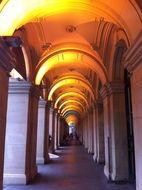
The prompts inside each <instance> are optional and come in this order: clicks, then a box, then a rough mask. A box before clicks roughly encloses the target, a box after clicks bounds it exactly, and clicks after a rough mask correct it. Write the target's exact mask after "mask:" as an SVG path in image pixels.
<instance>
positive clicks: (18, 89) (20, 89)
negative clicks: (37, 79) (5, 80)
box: [8, 80, 40, 98]
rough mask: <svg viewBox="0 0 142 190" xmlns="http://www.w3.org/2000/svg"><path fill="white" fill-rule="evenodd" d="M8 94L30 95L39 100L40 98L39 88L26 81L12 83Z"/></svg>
mask: <svg viewBox="0 0 142 190" xmlns="http://www.w3.org/2000/svg"><path fill="white" fill-rule="evenodd" d="M8 92H9V94H30V95H33V96H36V97H37V98H39V96H40V90H39V88H38V87H36V86H34V85H33V84H32V83H29V82H27V81H24V80H20V81H18V80H17V81H16V80H15V81H10V82H9V91H8Z"/></svg>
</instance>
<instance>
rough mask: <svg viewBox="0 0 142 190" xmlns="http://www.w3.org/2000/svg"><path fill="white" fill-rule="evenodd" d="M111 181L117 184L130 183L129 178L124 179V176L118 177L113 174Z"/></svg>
mask: <svg viewBox="0 0 142 190" xmlns="http://www.w3.org/2000/svg"><path fill="white" fill-rule="evenodd" d="M111 180H112V181H113V182H115V183H126V182H128V178H126V177H123V176H122V175H119V176H118V175H116V174H115V173H111Z"/></svg>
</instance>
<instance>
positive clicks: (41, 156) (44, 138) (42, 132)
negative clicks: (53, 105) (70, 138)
mask: <svg viewBox="0 0 142 190" xmlns="http://www.w3.org/2000/svg"><path fill="white" fill-rule="evenodd" d="M46 104H47V101H45V100H43V99H40V100H39V106H38V132H37V158H36V161H37V164H45V163H47V162H48V161H49V156H48V148H49V147H48V141H49V126H48V122H47V117H49V115H48V114H49V112H47V109H46Z"/></svg>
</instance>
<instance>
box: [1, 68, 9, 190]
mask: <svg viewBox="0 0 142 190" xmlns="http://www.w3.org/2000/svg"><path fill="white" fill-rule="evenodd" d="M8 80H9V76H8V73H7V72H6V71H4V70H3V69H1V68H0V107H1V108H2V109H1V110H0V190H2V189H3V188H2V186H3V168H4V146H5V130H6V113H7V98H8Z"/></svg>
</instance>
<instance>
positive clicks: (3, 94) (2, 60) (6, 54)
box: [0, 37, 15, 190]
mask: <svg viewBox="0 0 142 190" xmlns="http://www.w3.org/2000/svg"><path fill="white" fill-rule="evenodd" d="M14 62H15V60H14V58H13V55H12V54H11V52H10V49H9V48H8V47H7V45H6V43H5V42H4V40H3V38H2V37H0V107H1V110H0V190H2V189H3V187H2V186H3V169H4V146H5V130H6V114H7V98H8V81H9V72H10V71H11V70H12V68H13V67H14Z"/></svg>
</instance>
